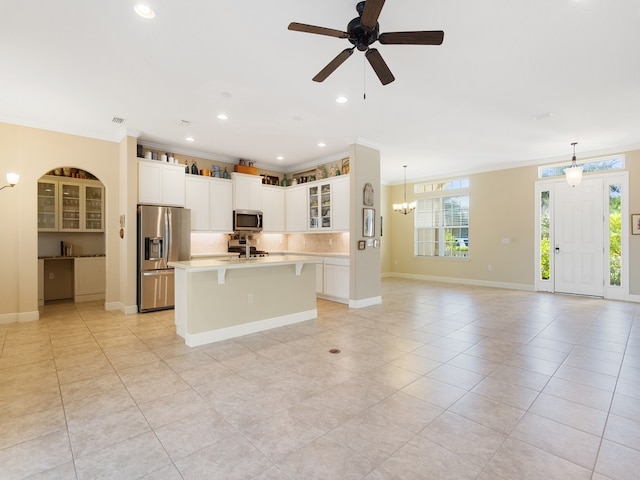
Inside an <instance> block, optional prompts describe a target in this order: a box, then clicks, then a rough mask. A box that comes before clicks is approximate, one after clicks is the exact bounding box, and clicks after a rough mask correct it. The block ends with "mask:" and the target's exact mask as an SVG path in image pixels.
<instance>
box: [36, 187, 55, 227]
mask: <svg viewBox="0 0 640 480" xmlns="http://www.w3.org/2000/svg"><path fill="white" fill-rule="evenodd" d="M38 231H40V232H57V231H58V181H57V180H48V179H45V178H44V177H43V178H41V179H40V180H38Z"/></svg>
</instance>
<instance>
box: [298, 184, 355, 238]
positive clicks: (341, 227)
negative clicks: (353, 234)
mask: <svg viewBox="0 0 640 480" xmlns="http://www.w3.org/2000/svg"><path fill="white" fill-rule="evenodd" d="M291 188H300V187H291ZM303 188H305V190H304V191H305V194H306V198H301V197H300V194H298V195H297V198H296V200H294V201H295V202H299V201H300V200H302V201H303V202H304V205H305V207H304V211H303V212H300V208H299V207H298V205H295V204H290V203H289V200H288V199H287V209H288V210H287V222H291V225H292V227H291V228H290V223H287V231H307V232H323V231H326V232H329V231H331V232H336V231H337V232H346V231H349V177H348V176H339V177H332V178H329V179H324V180H318V181H316V182H313V183H310V184H308V185H304V186H303ZM289 209H291V212H289ZM301 221H304V222H305V227H304V229H302V230H301V229H300V222H301ZM293 225H295V227H293ZM293 228H295V229H293Z"/></svg>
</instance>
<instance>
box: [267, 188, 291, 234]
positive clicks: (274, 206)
mask: <svg viewBox="0 0 640 480" xmlns="http://www.w3.org/2000/svg"><path fill="white" fill-rule="evenodd" d="M262 212H263V213H264V217H263V219H262V224H263V228H262V232H263V233H282V232H284V231H285V189H284V188H282V187H274V186H270V185H263V186H262Z"/></svg>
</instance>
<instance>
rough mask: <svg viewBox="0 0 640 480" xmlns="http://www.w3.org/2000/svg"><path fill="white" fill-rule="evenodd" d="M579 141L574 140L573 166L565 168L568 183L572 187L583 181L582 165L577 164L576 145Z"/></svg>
mask: <svg viewBox="0 0 640 480" xmlns="http://www.w3.org/2000/svg"><path fill="white" fill-rule="evenodd" d="M577 144H578V142H573V143H572V144H571V145H572V146H573V158H572V159H571V167H568V168H565V169H564V174H565V175H566V177H567V183H568V184H569V185H571V186H572V187H575V186H576V185H579V184H580V182H581V181H582V166H580V167H579V166H578V165H577V164H576V145H577Z"/></svg>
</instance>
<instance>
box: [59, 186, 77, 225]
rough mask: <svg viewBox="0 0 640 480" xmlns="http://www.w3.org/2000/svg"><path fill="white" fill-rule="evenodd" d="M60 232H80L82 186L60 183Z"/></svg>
mask: <svg viewBox="0 0 640 480" xmlns="http://www.w3.org/2000/svg"><path fill="white" fill-rule="evenodd" d="M60 194H61V195H60V230H61V231H68V232H79V231H80V185H79V184H77V183H75V184H66V183H60Z"/></svg>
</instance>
